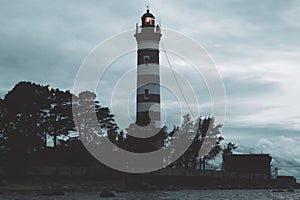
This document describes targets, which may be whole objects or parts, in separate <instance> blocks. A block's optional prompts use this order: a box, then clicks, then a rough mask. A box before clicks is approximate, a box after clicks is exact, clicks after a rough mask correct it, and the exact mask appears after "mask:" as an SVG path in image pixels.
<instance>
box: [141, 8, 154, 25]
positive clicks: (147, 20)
mask: <svg viewBox="0 0 300 200" xmlns="http://www.w3.org/2000/svg"><path fill="white" fill-rule="evenodd" d="M142 27H155V17H154V16H153V15H152V14H151V13H150V11H149V9H147V12H146V13H145V14H144V15H143V16H142Z"/></svg>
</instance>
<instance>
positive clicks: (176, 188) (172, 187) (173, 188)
mask: <svg viewBox="0 0 300 200" xmlns="http://www.w3.org/2000/svg"><path fill="white" fill-rule="evenodd" d="M166 191H179V188H178V187H176V186H173V185H170V186H168V187H166Z"/></svg>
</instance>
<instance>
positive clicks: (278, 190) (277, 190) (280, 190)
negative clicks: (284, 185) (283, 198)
mask: <svg viewBox="0 0 300 200" xmlns="http://www.w3.org/2000/svg"><path fill="white" fill-rule="evenodd" d="M272 192H284V190H282V189H276V190H272Z"/></svg>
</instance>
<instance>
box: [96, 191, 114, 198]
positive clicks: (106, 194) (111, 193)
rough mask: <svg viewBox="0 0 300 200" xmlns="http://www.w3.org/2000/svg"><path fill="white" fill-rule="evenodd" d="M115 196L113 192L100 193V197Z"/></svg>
mask: <svg viewBox="0 0 300 200" xmlns="http://www.w3.org/2000/svg"><path fill="white" fill-rule="evenodd" d="M115 196H116V195H115V194H114V192H113V191H110V190H103V191H102V192H101V193H100V197H115Z"/></svg>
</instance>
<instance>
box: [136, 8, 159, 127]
mask: <svg viewBox="0 0 300 200" xmlns="http://www.w3.org/2000/svg"><path fill="white" fill-rule="evenodd" d="M141 20H142V24H141V26H138V25H136V32H135V34H134V37H135V38H136V41H137V47H138V48H137V49H138V50H137V92H136V124H137V125H139V126H154V127H156V128H159V127H160V126H161V123H160V120H161V112H160V110H161V106H160V70H159V42H160V38H161V36H162V34H161V30H160V27H159V25H155V17H154V15H153V14H151V13H150V11H149V8H148V9H147V11H146V13H145V14H144V15H143V16H142V17H141Z"/></svg>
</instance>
